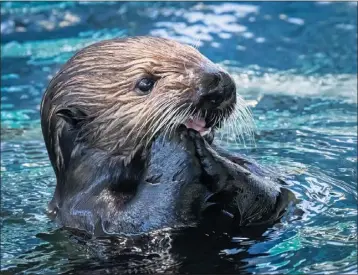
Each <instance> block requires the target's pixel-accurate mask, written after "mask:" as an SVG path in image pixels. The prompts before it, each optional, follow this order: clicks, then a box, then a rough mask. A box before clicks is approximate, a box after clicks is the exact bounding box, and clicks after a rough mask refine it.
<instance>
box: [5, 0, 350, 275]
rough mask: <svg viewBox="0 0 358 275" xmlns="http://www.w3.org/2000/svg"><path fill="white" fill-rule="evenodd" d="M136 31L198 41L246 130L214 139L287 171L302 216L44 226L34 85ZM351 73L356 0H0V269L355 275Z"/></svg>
mask: <svg viewBox="0 0 358 275" xmlns="http://www.w3.org/2000/svg"><path fill="white" fill-rule="evenodd" d="M146 34H149V35H156V36H162V37H171V38H174V39H177V40H179V41H182V42H184V43H189V44H192V45H196V46H198V48H199V50H200V51H201V52H202V53H204V54H205V55H207V56H208V57H209V58H210V59H212V60H214V61H215V62H218V63H220V64H221V65H222V66H223V67H225V68H226V69H227V70H228V71H230V72H231V73H232V75H233V77H234V78H235V80H236V83H237V90H238V93H239V94H241V95H242V96H243V97H244V98H245V99H246V100H247V102H248V104H249V105H250V106H251V108H252V111H253V115H254V119H255V121H256V137H255V143H254V144H253V143H245V144H243V143H238V142H237V140H236V137H235V136H230V137H229V139H228V140H225V139H223V140H222V142H221V143H222V146H225V147H226V148H228V149H230V150H231V151H233V152H240V153H243V154H247V155H248V156H250V157H251V158H254V159H256V160H257V161H258V162H260V163H262V164H264V165H266V166H267V167H270V168H272V169H274V170H276V171H278V172H279V173H281V174H284V175H286V178H287V180H288V184H289V185H290V188H291V189H292V190H293V191H294V192H295V194H296V195H297V197H298V198H299V199H301V202H300V204H299V207H300V208H301V209H302V210H304V214H303V216H302V217H301V219H297V220H284V221H283V222H282V223H280V224H277V225H276V226H274V227H272V228H270V229H269V230H268V231H267V232H265V233H264V235H263V236H259V237H255V238H247V237H245V236H235V237H233V238H227V236H226V237H225V236H224V237H223V236H216V235H215V234H213V235H209V236H206V235H205V236H202V235H200V233H197V232H192V231H190V230H189V232H175V231H170V230H166V231H161V232H155V233H153V234H151V235H149V236H142V237H139V238H137V239H129V238H119V239H116V240H112V241H111V242H109V241H108V240H93V239H91V238H89V237H86V236H76V235H75V236H73V235H72V234H70V233H69V232H67V231H64V230H60V229H58V228H56V225H55V224H54V223H53V222H52V221H51V220H50V219H49V218H48V217H47V215H46V205H47V203H48V201H49V200H50V198H51V196H52V193H53V190H54V187H55V177H54V173H53V171H52V168H51V167H50V162H49V160H48V157H47V153H46V150H45V145H44V142H43V139H42V134H41V129H40V121H39V104H40V100H41V97H42V94H43V92H44V90H45V88H46V85H47V84H48V82H49V80H50V79H51V77H52V76H53V75H54V73H55V72H56V71H57V70H58V68H59V67H60V66H61V64H63V63H64V62H65V61H66V60H67V59H68V58H69V57H70V56H71V55H72V54H73V53H74V52H75V51H76V50H78V49H80V48H82V47H83V46H85V45H87V44H89V43H92V42H94V41H98V40H102V39H106V38H112V37H118V36H128V35H146ZM356 75H357V4H356V3H348V2H346V3H315V2H308V3H303V2H298V3H289V2H286V3H275V2H271V3H270V2H252V3H249V2H245V3H244V2H241V3H235V2H227V3H224V2H222V3H215V2H211V3H199V2H185V3H184V2H182V3H170V2H167V3H164V2H151V3H149V2H148V3H146V2H140V3H134V2H133V3H130V2H123V3H116V2H113V3H112V2H107V3H87V2H81V3H73V2H63V3H61V2H52V3H46V2H37V3H30V2H28V3H25V2H23V3H1V270H2V274H20V273H21V274H22V273H25V274H58V273H66V274H80V273H81V272H83V274H103V273H104V272H109V274H113V273H115V272H118V273H129V272H162V271H166V272H178V273H239V272H240V273H256V274H257V273H264V274H281V273H289V274H302V273H308V274H314V273H320V274H322V273H326V274H329V273H351V274H356V273H357V243H356V242H357V78H356ZM113 254H115V256H114V255H113Z"/></svg>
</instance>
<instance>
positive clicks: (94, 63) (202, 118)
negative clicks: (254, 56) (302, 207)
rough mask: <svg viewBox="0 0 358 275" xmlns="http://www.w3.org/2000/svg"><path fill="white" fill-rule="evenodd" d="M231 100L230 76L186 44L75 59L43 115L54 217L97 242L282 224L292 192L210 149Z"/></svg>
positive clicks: (98, 50) (120, 42)
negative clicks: (210, 224)
mask: <svg viewBox="0 0 358 275" xmlns="http://www.w3.org/2000/svg"><path fill="white" fill-rule="evenodd" d="M237 101H238V97H237V95H236V85H235V83H234V81H233V79H232V78H231V76H230V75H229V74H228V73H227V72H226V71H225V70H223V69H222V68H221V67H219V66H218V65H216V64H214V63H213V62H211V61H210V60H209V59H207V58H206V57H205V56H203V55H202V54H201V53H200V52H199V51H198V50H197V49H195V48H193V47H191V46H189V45H184V44H181V43H179V42H176V41H173V40H170V39H163V38H157V37H131V38H121V39H112V40H106V41H102V42H98V43H95V44H93V45H90V46H88V47H86V48H84V49H82V50H80V51H79V52H77V53H76V54H75V55H74V56H73V57H72V58H71V59H70V60H69V61H68V62H67V63H66V64H65V65H64V66H63V68H62V69H61V70H60V71H59V72H58V73H57V74H56V75H55V77H54V78H53V79H52V81H51V82H50V84H49V86H48V88H47V90H46V92H45V94H44V97H43V101H42V104H41V125H42V131H43V136H44V140H45V143H46V148H47V151H48V154H49V157H50V161H51V164H52V166H53V168H54V171H55V174H56V179H57V185H56V189H55V194H54V197H53V199H52V201H51V202H50V204H49V210H50V212H51V213H52V214H53V216H54V217H55V219H56V221H57V222H58V223H59V224H60V225H61V226H65V227H70V228H76V229H81V230H85V231H87V232H90V233H92V234H95V235H102V234H121V233H123V234H136V233H141V232H148V231H151V230H155V229H161V228H164V227H175V226H188V225H195V224H198V223H200V221H202V220H203V219H213V220H215V219H218V218H219V217H221V216H225V217H226V218H227V219H228V220H229V224H230V226H250V225H255V224H261V223H271V222H274V221H277V220H278V219H279V218H280V217H281V215H282V213H283V212H284V210H285V208H286V206H287V204H288V202H289V201H290V197H291V195H292V193H291V192H290V191H288V190H287V189H285V188H283V187H282V186H281V185H280V182H279V180H278V179H276V178H274V177H271V176H270V175H269V174H267V173H265V172H264V170H262V169H259V168H258V166H254V165H253V164H252V163H251V162H249V161H248V160H246V159H244V158H243V157H241V156H232V155H231V154H230V153H227V152H224V151H223V150H222V149H220V148H218V147H216V146H215V145H214V144H213V143H212V140H213V137H214V131H215V129H218V128H220V127H221V125H222V123H223V122H224V121H225V120H227V119H228V118H229V117H230V115H232V113H233V112H234V109H235V106H236V104H237ZM240 111H241V114H242V116H241V117H242V118H243V122H245V119H250V117H249V115H248V113H247V110H246V109H245V108H244V107H243V108H241V109H240ZM209 210H210V211H209ZM208 213H209V214H208Z"/></svg>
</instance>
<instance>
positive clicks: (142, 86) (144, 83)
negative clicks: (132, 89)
mask: <svg viewBox="0 0 358 275" xmlns="http://www.w3.org/2000/svg"><path fill="white" fill-rule="evenodd" d="M154 83H155V81H154V80H153V79H150V78H142V79H141V80H140V81H139V82H138V83H137V86H136V88H137V90H139V91H140V92H141V93H144V94H147V93H149V92H150V91H151V90H152V89H153V86H154Z"/></svg>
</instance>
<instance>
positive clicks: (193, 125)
mask: <svg viewBox="0 0 358 275" xmlns="http://www.w3.org/2000/svg"><path fill="white" fill-rule="evenodd" d="M184 126H185V127H186V128H188V129H193V130H195V131H197V132H199V133H200V135H201V136H206V135H208V134H210V133H211V130H212V128H211V127H207V123H206V121H205V118H202V117H194V116H190V117H189V118H188V119H187V120H186V121H185V122H184Z"/></svg>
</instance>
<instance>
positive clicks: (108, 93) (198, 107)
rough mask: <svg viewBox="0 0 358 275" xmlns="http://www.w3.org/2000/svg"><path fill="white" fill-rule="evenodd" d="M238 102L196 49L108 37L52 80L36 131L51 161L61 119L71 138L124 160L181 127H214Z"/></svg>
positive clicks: (225, 78) (57, 156)
mask: <svg viewBox="0 0 358 275" xmlns="http://www.w3.org/2000/svg"><path fill="white" fill-rule="evenodd" d="M236 102H237V96H236V90H235V83H234V81H233V79H232V78H231V77H230V75H229V74H228V73H227V72H226V71H224V70H223V69H222V68H221V67H219V66H218V65H216V64H214V63H213V62H211V61H210V60H209V59H207V58H206V57H204V56H203V55H202V54H200V53H199V51H197V50H196V49H195V48H193V47H191V46H188V45H183V44H180V43H178V42H175V41H173V40H169V39H163V38H154V37H136V38H126V39H113V40H108V41H102V42H99V43H96V44H93V45H91V46H88V47H86V48H84V49H82V50H81V51H79V52H78V53H77V54H75V55H74V56H73V57H72V58H71V59H70V60H69V61H68V62H67V63H66V64H65V65H64V67H63V68H62V69H61V70H60V71H59V72H58V74H57V75H56V76H55V77H54V78H53V80H52V81H51V83H50V85H49V87H48V89H47V91H46V94H45V96H44V100H43V102H42V106H41V112H42V114H41V117H42V128H43V132H44V136H45V141H46V145H47V148H48V151H49V153H50V158H51V161H52V162H53V164H55V165H54V166H56V165H59V164H56V163H57V162H61V158H62V157H63V156H61V152H57V153H56V148H58V143H59V142H61V138H60V137H59V136H60V135H61V134H60V133H59V129H61V127H64V125H65V124H64V123H66V122H67V123H69V124H70V125H71V129H72V130H73V129H75V130H76V140H77V141H81V140H83V141H85V142H86V144H88V146H91V147H95V148H99V149H103V150H105V151H110V152H112V153H113V154H118V155H121V156H123V157H124V158H130V157H131V156H133V154H134V153H135V152H136V151H138V150H139V148H142V147H143V146H145V145H148V144H149V143H150V142H151V141H152V140H153V138H154V137H155V136H156V134H158V133H163V132H164V133H170V132H173V131H175V129H176V128H177V127H179V126H180V125H185V126H186V127H188V128H193V129H195V130H197V131H198V132H200V133H201V134H202V135H205V134H208V133H210V132H212V130H214V129H215V128H219V127H220V126H221V124H222V122H223V121H224V120H225V119H226V118H228V117H229V116H230V114H231V113H232V112H233V110H234V107H235V104H236ZM62 140H63V138H62ZM72 141H73V140H72ZM72 141H70V142H72ZM51 152H52V156H51ZM54 162H56V163H54Z"/></svg>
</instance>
